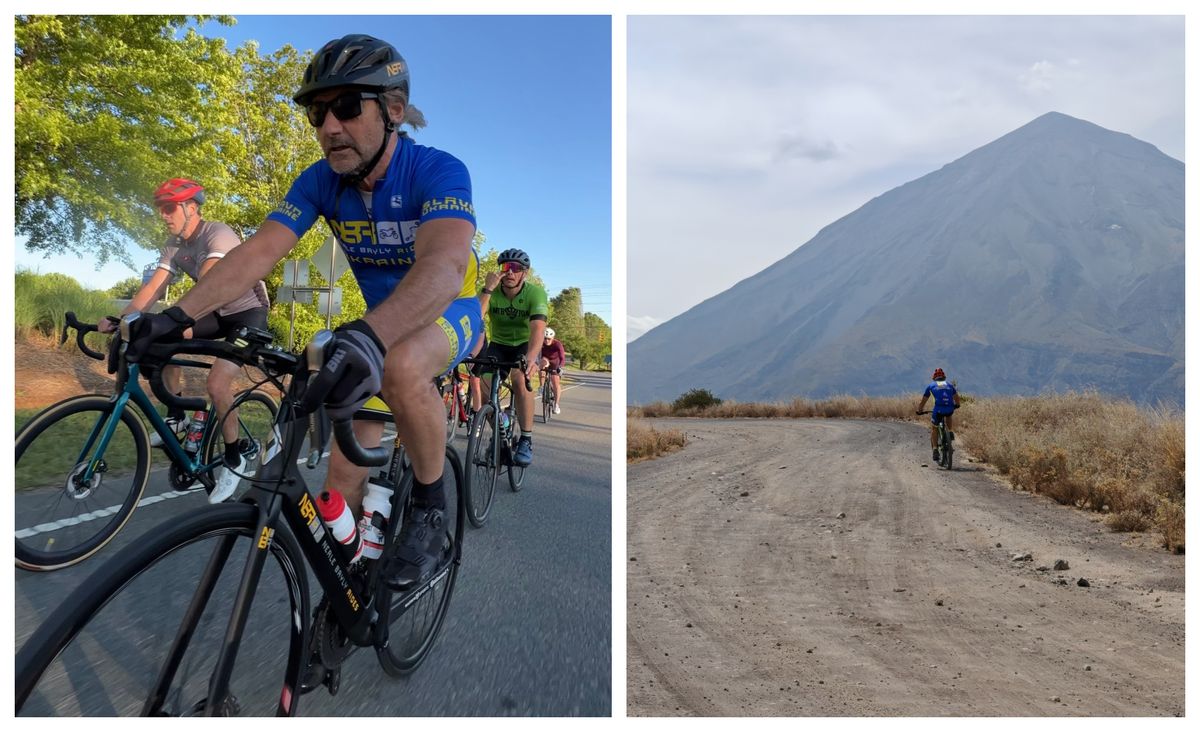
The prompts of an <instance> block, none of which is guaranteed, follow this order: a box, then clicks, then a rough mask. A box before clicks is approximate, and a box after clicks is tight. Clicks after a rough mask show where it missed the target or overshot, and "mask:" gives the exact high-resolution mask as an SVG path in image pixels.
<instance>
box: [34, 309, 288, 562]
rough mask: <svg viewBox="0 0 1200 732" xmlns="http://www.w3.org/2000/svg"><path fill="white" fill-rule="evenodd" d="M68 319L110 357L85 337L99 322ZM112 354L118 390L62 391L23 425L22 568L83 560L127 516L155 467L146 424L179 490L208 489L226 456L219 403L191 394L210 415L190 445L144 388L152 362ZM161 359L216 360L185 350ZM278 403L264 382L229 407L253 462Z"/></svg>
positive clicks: (80, 342)
mask: <svg viewBox="0 0 1200 732" xmlns="http://www.w3.org/2000/svg"><path fill="white" fill-rule="evenodd" d="M71 329H74V330H75V343H76V345H77V346H78V347H79V349H80V350H81V351H82V352H83V353H84V354H86V355H87V356H89V357H91V358H94V359H97V360H105V358H106V356H105V355H104V354H102V353H100V352H99V351H96V350H93V349H92V348H90V347H89V346H88V345H87V343H86V342H85V341H84V336H85V335H87V334H88V333H93V332H96V331H97V330H98V328H97V327H96V325H94V324H90V323H81V322H79V320H78V319H77V318H76V317H75V314H74V313H71V312H68V313H67V314H66V325H65V326H63V331H62V337H61V339H60V343H65V342H66V340H67V338H68V333H69V331H70V330H71ZM107 359H108V363H109V369H108V370H109V373H113V374H116V377H117V378H116V384H115V388H114V390H113V394H112V395H111V396H103V395H100V394H82V395H79V396H75V397H71V398H69V399H65V400H63V401H61V402H58V403H57V404H54V405H52V406H50V407H47V408H46V409H44V410H42V411H41V412H39V413H38V414H36V415H35V416H33V417H32V418H30V419H29V420H28V421H27V422H25V423H24V425H22V426H21V427H20V429H19V431H18V432H17V439H16V473H15V477H16V481H15V487H16V527H17V530H16V550H15V557H16V565H17V566H18V567H20V568H22V569H26V570H30V571H49V570H55V569H61V568H63V567H69V566H71V565H73V564H77V563H79V562H82V561H84V560H85V559H87V558H88V557H90V556H92V555H94V554H95V553H96V552H98V551H100V549H102V548H103V547H104V546H105V545H106V544H107V543H108V542H109V541H110V540H111V539H112V538H113V537H114V536H116V535H117V533H118V532H119V531H120V530H121V528H122V527H123V526H125V524H126V523H127V522H128V521H129V518H130V517H131V516H132V515H133V512H134V509H135V508H137V506H138V505H139V503H140V502H141V501H142V497H143V494H144V493H145V490H146V485H147V482H148V481H149V479H150V475H151V454H152V452H151V447H150V437H149V433H148V432H147V428H146V425H147V424H148V425H149V426H150V428H151V429H153V430H154V431H155V432H156V433H158V435H159V436H160V437H161V438H162V442H163V445H162V449H163V451H164V452H165V453H166V455H167V458H168V460H169V461H170V466H169V469H168V471H167V484H168V485H169V486H170V488H171V489H172V490H174V491H175V492H177V493H178V492H183V491H188V490H190V489H192V488H193V486H195V485H196V484H197V483H198V484H199V486H197V487H203V488H204V489H205V490H206V491H210V492H211V490H212V487H213V481H214V478H213V471H214V470H215V469H216V468H218V467H221V466H222V465H224V454H225V439H224V435H223V433H222V430H221V429H220V427H221V424H220V422H219V420H217V419H215V417H216V412H215V408H214V406H213V405H212V404H208V403H206V402H204V401H198V402H193V403H194V404H196V405H197V409H198V410H199V411H200V412H202V414H201V415H200V416H199V417H198V418H196V420H195V424H197V425H199V424H203V431H202V433H201V434H200V436H199V442H198V447H197V446H196V445H195V444H193V445H192V446H191V449H189V446H188V444H187V443H186V442H185V443H181V442H180V440H179V438H178V437H177V436H176V434H175V433H174V431H172V430H171V428H170V427H169V426H168V425H167V423H166V422H165V421H164V419H163V417H162V416H161V415H160V414H159V413H158V410H157V409H156V408H155V407H154V405H153V404H152V403H151V401H150V398H149V397H148V396H147V395H146V392H145V391H143V389H142V386H141V383H140V379H139V376H141V375H147V371H146V368H145V365H144V364H143V365H138V364H129V363H126V362H125V361H124V359H122V358H120V357H119V355H118V354H116V353H114V352H112V351H111V350H110V353H109V355H108V356H107ZM162 365H176V366H185V367H195V368H210V367H211V364H208V363H205V362H203V361H189V360H180V359H174V360H171V361H169V362H168V363H165V364H162ZM159 368H160V369H161V366H160V367H159ZM260 385H261V382H260V384H255V387H257V386H260ZM278 411H279V407H278V405H277V404H276V402H275V400H273V399H271V397H270V396H268V395H267V394H265V393H263V392H262V391H259V390H258V389H257V388H250V389H246V390H244V391H241V392H238V393H237V394H236V395H235V397H234V401H233V409H231V410H230V414H234V413H235V412H236V414H237V424H238V442H239V444H240V448H239V449H240V452H241V454H242V456H243V459H244V460H245V461H246V463H247V467H249V468H253V467H254V466H255V465H256V464H257V463H256V460H257V458H258V455H259V452H260V451H261V448H262V441H263V439H264V438H265V437H266V435H267V433H268V432H269V430H270V426H271V423H272V422H274V420H275V416H276V414H277V412H278ZM137 412H141V415H142V419H138V418H137V416H136V414H137Z"/></svg>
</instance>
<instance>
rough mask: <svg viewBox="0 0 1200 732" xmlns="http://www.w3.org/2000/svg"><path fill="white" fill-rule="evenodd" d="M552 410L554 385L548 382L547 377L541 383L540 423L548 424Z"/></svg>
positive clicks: (548, 378)
mask: <svg viewBox="0 0 1200 732" xmlns="http://www.w3.org/2000/svg"><path fill="white" fill-rule="evenodd" d="M553 409H554V385H553V384H552V383H551V381H550V377H549V375H547V376H546V379H545V381H543V382H542V423H543V424H549V423H550V415H551V413H552V411H553Z"/></svg>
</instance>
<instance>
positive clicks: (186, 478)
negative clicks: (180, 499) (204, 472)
mask: <svg viewBox="0 0 1200 732" xmlns="http://www.w3.org/2000/svg"><path fill="white" fill-rule="evenodd" d="M167 480H169V481H170V483H171V487H172V488H174V489H175V490H176V491H179V492H180V493H182V492H184V491H187V490H191V489H192V487H193V486H195V485H196V476H195V475H193V474H192V473H189V472H186V471H184V470H183V469H182V468H180V467H179V465H178V464H177V463H171V468H170V469H169V470H168V471H167Z"/></svg>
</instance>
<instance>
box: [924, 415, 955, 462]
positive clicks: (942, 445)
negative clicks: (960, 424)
mask: <svg viewBox="0 0 1200 732" xmlns="http://www.w3.org/2000/svg"><path fill="white" fill-rule="evenodd" d="M917 414H929V412H917ZM938 417H939V419H937V421H936V424H937V430H938V440H937V441H938V465H940V466H941V467H943V468H945V469H946V470H953V469H954V467H953V466H954V433H953V432H951V431H950V430H948V429H946V420H945V415H942V414H939V415H938Z"/></svg>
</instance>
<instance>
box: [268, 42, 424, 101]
mask: <svg viewBox="0 0 1200 732" xmlns="http://www.w3.org/2000/svg"><path fill="white" fill-rule="evenodd" d="M408 84H409V79H408V64H407V63H405V61H404V58H403V57H402V56H401V55H400V52H399V51H397V50H396V49H395V47H393V46H392V44H390V43H388V42H387V41H381V40H379V39H378V38H373V37H372V36H367V35H363V34H361V33H352V34H350V35H347V36H342V37H341V38H339V39H337V40H335V41H330V42H329V43H326V44H325V45H324V46H322V47H321V50H320V51H317V53H316V54H315V55H314V56H313V58H312V61H310V62H309V64H308V68H307V69H305V70H304V80H303V82H301V84H300V91H298V92H296V96H294V97H292V100H293V101H295V102H296V104H306V103H307V102H308V100H309V99H310V98H311V97H312V95H314V94H316V93H318V92H322V91H325V90H326V89H334V88H338V87H353V88H356V89H364V90H368V91H384V90H386V89H400V90H401V91H403V92H404V93H405V95H406V96H407V95H408Z"/></svg>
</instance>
